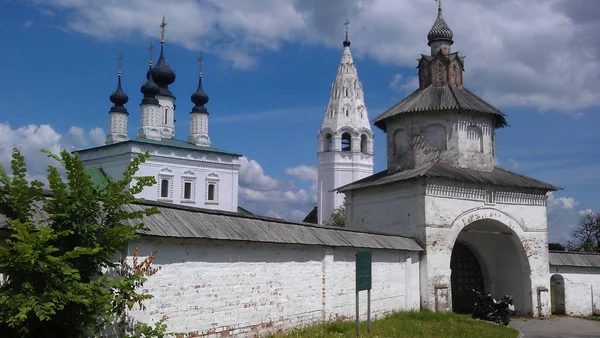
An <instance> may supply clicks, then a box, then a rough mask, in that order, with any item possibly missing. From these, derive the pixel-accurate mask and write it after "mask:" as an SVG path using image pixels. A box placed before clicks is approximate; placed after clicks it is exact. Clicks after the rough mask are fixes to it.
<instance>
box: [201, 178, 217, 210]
mask: <svg viewBox="0 0 600 338" xmlns="http://www.w3.org/2000/svg"><path fill="white" fill-rule="evenodd" d="M204 198H205V204H219V176H218V175H217V174H215V173H210V174H208V176H206V192H205V196H204Z"/></svg>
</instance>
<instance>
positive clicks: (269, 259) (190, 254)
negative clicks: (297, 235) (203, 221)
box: [129, 224, 419, 337]
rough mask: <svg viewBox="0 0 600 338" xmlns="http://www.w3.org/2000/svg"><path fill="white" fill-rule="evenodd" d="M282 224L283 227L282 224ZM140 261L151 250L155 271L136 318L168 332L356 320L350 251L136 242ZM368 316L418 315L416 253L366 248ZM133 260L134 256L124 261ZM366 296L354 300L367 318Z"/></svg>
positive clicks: (256, 330) (245, 331) (241, 331)
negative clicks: (154, 254) (369, 274)
mask: <svg viewBox="0 0 600 338" xmlns="http://www.w3.org/2000/svg"><path fill="white" fill-rule="evenodd" d="M281 226H285V225H283V224H282V225H281ZM136 245H139V247H140V257H142V256H148V255H149V254H151V253H152V251H154V250H156V251H157V259H156V261H155V262H154V265H156V266H157V267H160V270H159V271H158V273H157V274H156V275H154V276H152V277H150V278H149V279H148V281H147V282H146V283H145V284H144V291H145V292H149V293H151V294H152V295H153V296H154V298H153V299H150V300H148V301H145V302H144V305H145V306H146V310H145V311H140V310H138V309H137V308H136V309H135V310H134V311H133V312H131V315H133V316H134V317H135V319H136V320H141V321H144V322H147V323H153V322H156V321H157V320H159V319H161V318H162V317H163V315H166V316H167V317H168V320H167V324H168V326H169V330H170V331H174V332H185V333H195V334H197V335H202V336H203V337H204V335H206V336H207V337H224V336H228V337H229V336H235V337H255V336H256V335H257V334H267V333H275V332H278V331H280V330H281V331H286V330H289V329H291V328H293V327H297V326H304V325H309V324H315V323H318V322H321V321H325V320H336V319H352V318H354V317H355V313H356V308H355V293H354V289H355V262H354V255H355V253H356V251H357V250H359V249H354V248H334V247H320V246H298V245H293V244H266V243H251V242H231V241H209V240H177V239H168V238H160V239H156V238H142V239H140V240H138V241H136V242H132V243H131V244H130V245H129V255H131V254H132V253H133V251H134V248H135V246H136ZM370 251H371V252H372V255H373V266H372V274H373V280H372V291H371V315H372V318H378V317H382V316H384V315H387V314H391V313H392V312H393V311H404V310H418V309H419V295H418V293H417V292H414V291H413V290H416V289H418V283H419V279H418V278H419V277H418V274H419V260H418V252H410V251H400V250H370ZM129 258H130V259H131V258H132V257H131V256H129ZM366 298H367V294H366V292H365V291H363V292H361V294H360V313H361V320H366V311H367V304H366Z"/></svg>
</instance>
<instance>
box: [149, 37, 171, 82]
mask: <svg viewBox="0 0 600 338" xmlns="http://www.w3.org/2000/svg"><path fill="white" fill-rule="evenodd" d="M175 77H176V76H175V72H174V71H173V69H171V67H169V65H168V64H167V62H166V61H165V53H164V46H163V45H161V46H160V56H159V58H158V62H157V63H156V65H155V66H154V67H153V68H152V78H153V80H154V82H155V83H156V84H157V85H158V86H159V87H166V86H168V85H170V84H172V83H173V82H175Z"/></svg>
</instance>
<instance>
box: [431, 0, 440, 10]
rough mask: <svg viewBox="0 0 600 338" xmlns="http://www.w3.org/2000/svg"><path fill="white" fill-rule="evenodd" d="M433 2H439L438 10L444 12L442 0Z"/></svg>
mask: <svg viewBox="0 0 600 338" xmlns="http://www.w3.org/2000/svg"><path fill="white" fill-rule="evenodd" d="M433 1H435V2H437V4H438V10H439V11H441V10H442V0H433Z"/></svg>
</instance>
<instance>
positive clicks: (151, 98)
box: [140, 41, 160, 105]
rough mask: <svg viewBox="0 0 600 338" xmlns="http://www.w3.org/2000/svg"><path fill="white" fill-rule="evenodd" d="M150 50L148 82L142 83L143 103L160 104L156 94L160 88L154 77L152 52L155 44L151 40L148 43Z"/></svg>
mask: <svg viewBox="0 0 600 338" xmlns="http://www.w3.org/2000/svg"><path fill="white" fill-rule="evenodd" d="M148 51H149V53H150V60H149V61H148V72H147V73H146V83H144V84H143V85H142V88H140V91H141V92H142V94H144V98H143V99H142V104H156V105H157V104H158V99H157V98H156V94H158V93H159V92H160V88H159V87H158V85H157V84H156V83H154V80H153V79H152V52H153V51H154V44H153V43H152V41H150V44H149V45H148Z"/></svg>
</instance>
